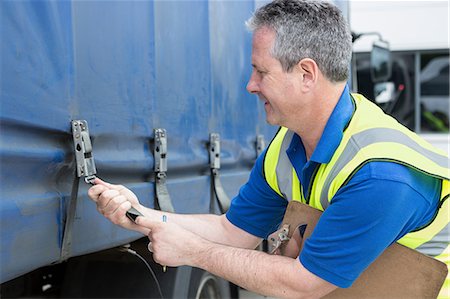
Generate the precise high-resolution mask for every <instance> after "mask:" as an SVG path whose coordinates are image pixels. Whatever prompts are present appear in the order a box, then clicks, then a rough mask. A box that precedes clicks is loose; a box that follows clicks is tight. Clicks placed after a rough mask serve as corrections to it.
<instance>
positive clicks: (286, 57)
mask: <svg viewBox="0 0 450 299" xmlns="http://www.w3.org/2000/svg"><path fill="white" fill-rule="evenodd" d="M246 24H247V27H248V28H249V29H250V30H251V31H256V30H258V29H260V28H262V27H268V28H270V29H272V30H274V31H275V34H276V37H275V43H274V46H273V49H272V53H271V54H272V56H273V57H274V58H276V59H278V60H279V61H280V63H281V65H282V67H283V70H284V71H285V72H290V71H291V70H292V69H293V67H294V66H295V65H296V64H297V63H298V62H299V61H300V60H302V59H303V58H311V59H313V60H314V61H315V62H316V63H317V65H318V67H319V69H320V70H321V72H322V73H323V74H324V75H325V77H326V78H328V80H330V81H332V82H343V81H346V80H348V78H349V67H350V61H351V56H352V37H351V33H350V28H349V26H348V24H347V22H346V21H345V19H344V17H343V15H342V13H341V11H340V10H339V9H338V8H337V7H336V6H335V5H333V4H332V3H330V2H324V1H308V0H275V1H273V2H271V3H268V4H266V5H265V6H262V7H260V8H259V9H258V10H256V12H255V13H254V15H253V16H252V17H251V18H250V19H249V20H248V21H247V23H246Z"/></svg>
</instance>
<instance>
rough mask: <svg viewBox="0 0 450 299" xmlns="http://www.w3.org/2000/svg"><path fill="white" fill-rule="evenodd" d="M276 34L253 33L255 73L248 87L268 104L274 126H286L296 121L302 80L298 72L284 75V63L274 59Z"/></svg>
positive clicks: (267, 113)
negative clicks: (299, 88)
mask: <svg viewBox="0 0 450 299" xmlns="http://www.w3.org/2000/svg"><path fill="white" fill-rule="evenodd" d="M274 41H275V32H274V31H273V30H271V29H269V28H265V27H263V28H260V29H258V30H256V31H255V32H254V34H253V44H252V47H253V48H252V66H253V72H252V75H251V77H250V80H249V82H248V84H247V90H248V91H249V92H250V93H254V94H257V95H258V97H259V99H260V100H262V101H263V102H264V109H265V111H266V120H267V122H268V123H269V124H272V125H282V126H286V125H287V124H288V121H289V118H292V116H293V113H294V114H295V112H294V111H293V110H292V109H294V107H295V106H294V104H295V101H296V100H297V97H296V94H298V93H297V90H298V87H299V83H300V80H299V77H298V76H297V75H296V72H295V70H294V71H292V72H289V73H287V72H284V71H283V68H282V66H281V63H280V61H278V60H277V59H275V58H273V57H272V55H271V50H272V47H273V43H274Z"/></svg>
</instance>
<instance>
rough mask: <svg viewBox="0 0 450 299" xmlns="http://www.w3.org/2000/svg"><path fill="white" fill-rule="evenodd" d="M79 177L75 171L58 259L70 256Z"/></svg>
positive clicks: (63, 259) (62, 259)
mask: <svg viewBox="0 0 450 299" xmlns="http://www.w3.org/2000/svg"><path fill="white" fill-rule="evenodd" d="M79 182H80V178H79V177H78V176H77V174H76V172H75V175H74V180H73V184H72V192H71V194H70V202H69V208H68V209H67V214H66V222H65V225H64V234H63V238H62V245H61V256H60V259H59V260H60V261H61V262H62V261H65V260H67V259H68V258H69V257H70V254H71V247H72V228H73V222H74V220H75V212H76V210H77V199H78V186H79Z"/></svg>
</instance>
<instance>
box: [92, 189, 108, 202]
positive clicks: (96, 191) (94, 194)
mask: <svg viewBox="0 0 450 299" xmlns="http://www.w3.org/2000/svg"><path fill="white" fill-rule="evenodd" d="M106 190H108V189H107V188H106V187H105V186H102V185H95V186H92V187H91V188H89V190H88V196H89V197H90V198H91V199H92V200H93V201H95V202H97V201H98V198H99V196H100V194H102V193H103V192H104V191H106Z"/></svg>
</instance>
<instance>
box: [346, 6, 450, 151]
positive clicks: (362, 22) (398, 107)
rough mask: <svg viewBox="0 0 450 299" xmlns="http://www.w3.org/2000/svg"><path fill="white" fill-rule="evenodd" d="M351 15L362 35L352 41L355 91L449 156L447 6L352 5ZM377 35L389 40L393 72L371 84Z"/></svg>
mask: <svg viewBox="0 0 450 299" xmlns="http://www.w3.org/2000/svg"><path fill="white" fill-rule="evenodd" d="M349 11H350V16H349V21H350V25H351V27H352V31H354V32H355V33H358V34H362V36H361V37H360V38H359V39H358V40H357V41H355V43H354V51H355V54H354V72H353V74H354V78H353V90H355V91H356V90H357V91H358V92H360V93H363V94H365V95H367V96H368V97H369V98H371V99H374V100H375V102H377V103H378V104H379V105H380V106H381V107H382V108H383V109H384V110H385V111H386V112H387V113H389V114H391V115H393V116H394V117H395V118H397V120H398V121H399V122H401V123H403V124H404V125H406V126H407V127H409V128H410V129H411V130H414V131H416V132H417V133H419V134H421V135H422V136H423V137H424V138H425V139H427V140H428V141H430V142H431V143H433V144H434V145H436V146H438V147H440V148H441V149H443V150H444V151H446V152H449V140H450V138H449V109H450V108H449V106H450V98H449V27H448V23H449V15H448V12H449V2H448V1H396V2H389V4H387V3H386V2H384V1H351V2H350V8H349ZM365 33H369V34H365ZM373 33H377V34H373ZM377 35H378V36H377ZM380 36H382V37H383V39H385V40H387V41H389V46H390V50H391V63H392V64H391V68H392V69H391V70H392V73H391V76H390V77H389V78H386V80H385V81H384V82H374V81H376V80H372V75H371V72H370V59H371V58H370V52H371V50H372V43H373V42H374V41H377V40H379V39H380Z"/></svg>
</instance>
